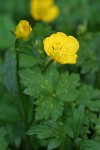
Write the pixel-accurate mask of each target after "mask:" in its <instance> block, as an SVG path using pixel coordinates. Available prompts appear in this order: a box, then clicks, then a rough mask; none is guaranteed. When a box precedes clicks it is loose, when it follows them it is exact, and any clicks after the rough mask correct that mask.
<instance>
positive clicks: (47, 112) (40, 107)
mask: <svg viewBox="0 0 100 150" xmlns="http://www.w3.org/2000/svg"><path fill="white" fill-rule="evenodd" d="M35 104H36V105H37V108H36V116H35V117H36V120H40V119H48V118H52V119H53V120H56V119H57V118H58V117H59V116H61V114H62V110H63V102H62V101H61V100H60V99H59V98H58V99H57V98H56V97H55V95H51V96H50V95H49V96H48V95H47V96H44V97H41V98H40V99H38V100H37V101H36V102H35Z"/></svg>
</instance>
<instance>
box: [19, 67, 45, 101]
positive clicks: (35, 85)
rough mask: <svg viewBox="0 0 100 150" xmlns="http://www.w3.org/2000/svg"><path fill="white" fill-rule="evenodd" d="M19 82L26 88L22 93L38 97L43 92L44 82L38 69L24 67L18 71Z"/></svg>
mask: <svg viewBox="0 0 100 150" xmlns="http://www.w3.org/2000/svg"><path fill="white" fill-rule="evenodd" d="M20 77H21V82H22V83H23V84H24V86H25V87H26V89H25V90H24V93H25V94H27V95H30V96H35V98H36V97H39V96H40V95H41V94H42V93H43V94H44V93H45V84H46V83H45V82H44V78H43V76H42V73H41V72H40V70H39V69H34V70H31V69H26V70H21V71H20Z"/></svg>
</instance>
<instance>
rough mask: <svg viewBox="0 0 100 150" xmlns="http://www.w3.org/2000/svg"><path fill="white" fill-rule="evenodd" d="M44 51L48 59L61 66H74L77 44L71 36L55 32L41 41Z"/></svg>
mask: <svg viewBox="0 0 100 150" xmlns="http://www.w3.org/2000/svg"><path fill="white" fill-rule="evenodd" d="M43 43H44V50H45V52H46V53H47V55H48V56H50V59H51V60H52V59H54V61H55V62H59V63H61V64H75V63H76V60H77V54H76V52H77V51H78V49H79V42H78V41H77V39H76V38H74V37H73V36H67V35H66V34H64V33H62V32H57V33H55V34H52V35H51V36H50V37H47V38H46V39H44V41H43Z"/></svg>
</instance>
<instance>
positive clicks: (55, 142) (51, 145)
mask: <svg viewBox="0 0 100 150" xmlns="http://www.w3.org/2000/svg"><path fill="white" fill-rule="evenodd" d="M60 144H61V141H60V140H59V139H56V138H51V139H50V140H49V143H48V147H47V150H52V149H54V148H57V147H58V146H59V145H60Z"/></svg>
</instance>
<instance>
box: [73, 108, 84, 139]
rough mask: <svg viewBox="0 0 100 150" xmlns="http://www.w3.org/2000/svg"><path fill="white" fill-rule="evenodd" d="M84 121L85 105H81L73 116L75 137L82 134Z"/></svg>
mask: <svg viewBox="0 0 100 150" xmlns="http://www.w3.org/2000/svg"><path fill="white" fill-rule="evenodd" d="M84 121H85V116H84V106H83V105H81V106H79V107H78V109H76V110H75V111H74V113H73V118H72V128H73V132H74V136H75V137H76V136H77V137H78V136H79V135H80V133H81V130H82V128H83V124H84Z"/></svg>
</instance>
